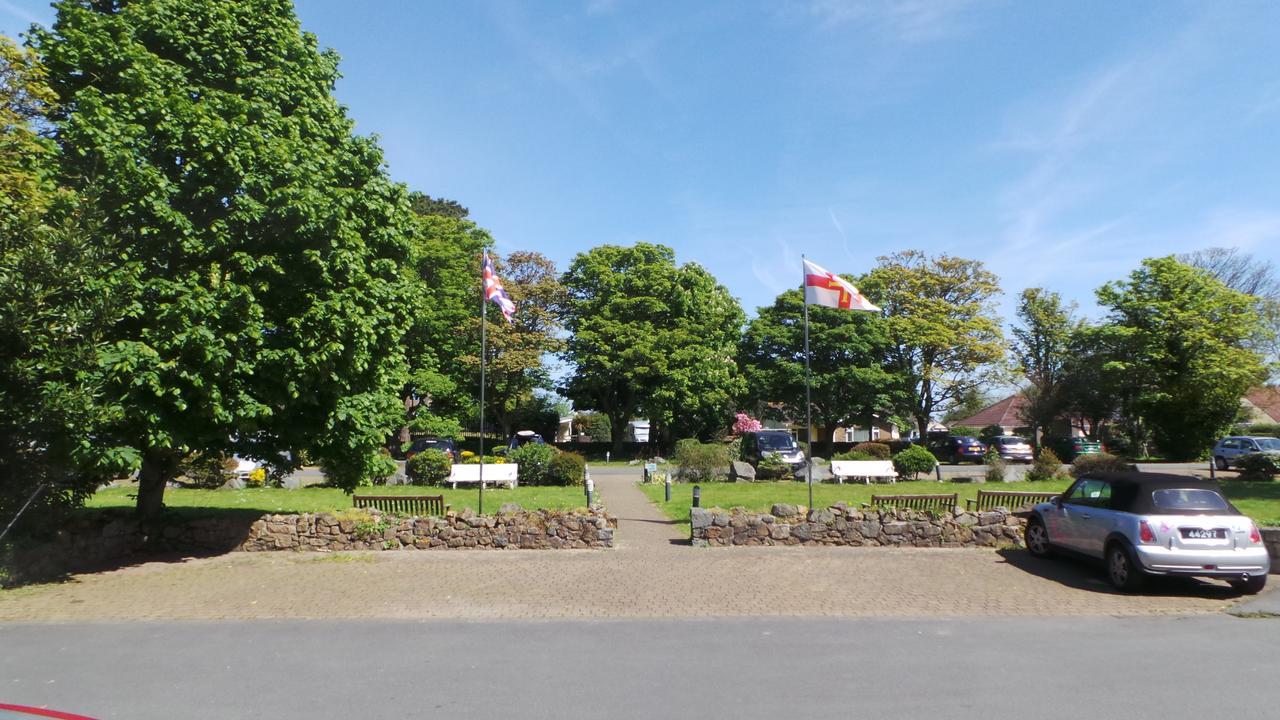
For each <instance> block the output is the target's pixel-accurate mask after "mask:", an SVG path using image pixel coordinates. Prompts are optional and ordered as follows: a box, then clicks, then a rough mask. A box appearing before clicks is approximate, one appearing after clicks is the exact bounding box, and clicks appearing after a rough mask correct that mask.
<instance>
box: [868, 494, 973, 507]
mask: <svg viewBox="0 0 1280 720" xmlns="http://www.w3.org/2000/svg"><path fill="white" fill-rule="evenodd" d="M959 500H960V494H959V493H951V494H949V495H872V496H871V504H872V505H881V506H883V505H887V506H890V507H901V508H907V509H908V510H941V511H950V510H952V509H954V508H955V506H956V503H957V502H959Z"/></svg>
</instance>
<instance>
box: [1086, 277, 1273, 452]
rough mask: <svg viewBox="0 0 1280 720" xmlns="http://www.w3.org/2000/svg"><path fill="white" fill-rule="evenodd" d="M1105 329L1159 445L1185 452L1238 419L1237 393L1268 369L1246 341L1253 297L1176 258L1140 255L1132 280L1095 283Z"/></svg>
mask: <svg viewBox="0 0 1280 720" xmlns="http://www.w3.org/2000/svg"><path fill="white" fill-rule="evenodd" d="M1098 302H1099V304H1101V305H1102V306H1103V307H1106V308H1108V309H1109V310H1110V313H1109V318H1108V319H1109V323H1108V324H1107V326H1105V328H1104V333H1105V335H1106V336H1107V338H1108V339H1109V342H1110V343H1111V345H1112V346H1114V347H1117V348H1120V349H1122V354H1119V356H1118V357H1117V358H1116V359H1115V360H1114V361H1113V365H1114V366H1115V368H1116V370H1117V371H1118V372H1120V373H1122V374H1123V378H1124V383H1125V385H1126V386H1127V387H1128V388H1129V389H1130V390H1131V392H1132V395H1133V396H1134V398H1135V402H1134V406H1133V411H1134V412H1136V413H1138V414H1140V415H1141V417H1142V418H1143V419H1144V421H1145V422H1146V424H1147V425H1148V426H1149V427H1150V430H1151V434H1152V437H1153V438H1154V440H1155V442H1156V445H1157V446H1158V447H1159V449H1160V450H1161V451H1162V452H1163V453H1164V454H1165V455H1166V456H1167V457H1170V458H1175V459H1189V458H1195V457H1197V456H1199V455H1200V454H1201V453H1202V452H1204V451H1205V450H1207V449H1208V448H1209V447H1210V446H1211V445H1212V444H1213V443H1214V441H1215V440H1216V439H1217V437H1218V436H1219V435H1220V434H1221V433H1223V432H1224V431H1226V430H1227V429H1228V428H1229V427H1230V425H1231V423H1232V422H1233V421H1234V420H1235V418H1236V415H1237V413H1238V412H1239V409H1240V398H1241V397H1243V396H1244V394H1245V392H1247V391H1248V390H1249V388H1250V387H1252V386H1253V385H1254V384H1256V383H1258V382H1260V381H1261V380H1262V379H1263V378H1264V377H1265V368H1264V366H1263V363H1262V358H1261V356H1260V355H1259V354H1258V353H1257V352H1256V350H1254V349H1253V346H1252V341H1253V339H1254V338H1255V337H1257V334H1258V332H1259V324H1260V322H1259V318H1258V314H1257V312H1256V311H1255V304H1254V299H1253V298H1252V297H1251V296H1249V295H1246V294H1245V293H1241V292H1238V291H1235V290H1232V289H1231V288H1228V287H1227V286H1226V285H1224V284H1223V283H1222V282H1221V281H1219V280H1217V279H1215V278H1214V277H1213V276H1212V275H1211V274H1210V273H1208V272H1207V271H1205V270H1201V269H1199V268H1194V267H1191V266H1189V265H1186V264H1183V263H1181V262H1179V261H1178V260H1176V259H1174V258H1173V257H1165V258H1154V259H1148V260H1144V261H1143V262H1142V266H1141V267H1140V268H1138V269H1137V270H1134V271H1133V272H1132V273H1131V274H1130V275H1129V278H1128V280H1121V281H1116V282H1111V283H1108V284H1106V285H1104V286H1102V287H1101V288H1100V289H1099V290H1098Z"/></svg>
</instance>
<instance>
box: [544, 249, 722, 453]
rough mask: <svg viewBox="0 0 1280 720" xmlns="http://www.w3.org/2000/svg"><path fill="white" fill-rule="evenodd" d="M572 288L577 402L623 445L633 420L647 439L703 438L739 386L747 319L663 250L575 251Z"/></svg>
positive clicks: (572, 384)
mask: <svg viewBox="0 0 1280 720" xmlns="http://www.w3.org/2000/svg"><path fill="white" fill-rule="evenodd" d="M562 283H563V284H564V287H565V290H566V292H567V293H568V302H567V304H566V308H565V326H566V328H568V330H569V331H570V336H569V339H568V341H567V345H566V350H565V357H566V359H567V360H568V361H569V362H571V363H572V364H573V366H574V371H573V375H572V377H571V378H570V379H569V382H568V384H567V387H566V388H565V395H566V397H568V398H570V399H571V400H573V402H574V403H575V405H577V406H578V407H585V408H592V409H596V410H599V411H600V412H602V413H604V414H606V415H607V416H608V417H609V422H610V430H611V435H612V438H613V442H614V444H615V446H616V447H617V448H619V449H620V448H621V443H622V440H623V431H624V429H625V427H626V423H627V421H628V420H629V419H631V418H632V417H635V416H638V415H641V414H643V415H644V416H647V417H648V419H649V421H650V423H651V428H650V435H651V437H655V438H659V439H664V440H665V439H670V438H672V437H686V436H708V435H710V434H711V433H713V432H714V431H715V430H716V429H717V428H720V427H723V426H724V425H725V424H726V422H727V418H728V413H729V412H731V409H732V406H733V402H734V399H735V397H736V396H737V394H738V393H739V392H740V391H741V389H742V379H741V377H740V376H739V374H738V370H737V364H736V363H735V361H734V354H735V350H736V347H737V343H738V339H739V336H740V333H741V330H742V326H743V324H744V322H745V315H744V313H743V312H742V308H741V307H740V306H739V304H738V302H737V300H736V299H734V298H733V296H732V295H730V294H729V291H728V290H727V289H725V288H724V286H722V285H720V284H719V283H718V282H716V280H715V278H714V277H713V276H711V274H710V273H708V272H707V271H706V270H704V269H703V268H702V267H700V266H698V265H695V264H686V265H682V266H677V265H676V264H675V252H674V251H673V250H672V249H671V248H668V247H665V246H662V245H655V244H651V243H637V244H636V245H634V246H632V247H621V246H617V245H602V246H599V247H596V248H592V249H591V250H589V251H587V252H584V253H579V254H578V255H577V256H576V257H574V259H573V262H572V263H571V264H570V266H569V269H568V270H567V271H566V272H565V274H564V278H563V280H562Z"/></svg>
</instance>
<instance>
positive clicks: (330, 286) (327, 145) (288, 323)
mask: <svg viewBox="0 0 1280 720" xmlns="http://www.w3.org/2000/svg"><path fill="white" fill-rule="evenodd" d="M55 8H56V10H57V20H56V21H55V23H54V24H53V26H52V28H50V29H48V30H44V29H38V28H37V29H35V30H34V31H33V33H32V39H33V43H34V46H35V47H36V49H37V50H38V51H39V52H40V54H41V56H42V57H43V58H44V60H45V62H46V64H47V65H48V68H49V78H50V84H51V86H52V88H53V90H54V91H55V92H56V93H57V95H58V96H59V97H60V98H62V100H63V105H62V106H61V108H60V109H59V111H58V112H56V113H55V114H54V116H53V118H54V127H55V134H54V137H55V138H56V141H57V142H58V144H59V146H60V149H61V160H62V170H63V172H64V173H65V174H66V175H67V176H68V177H69V178H72V179H74V181H75V183H76V184H77V185H78V186H79V187H92V188H94V190H95V193H94V195H93V202H94V204H95V207H96V208H97V209H98V212H99V213H100V214H101V216H102V233H101V237H102V240H103V242H104V244H105V245H106V253H105V255H106V262H107V263H108V265H109V269H110V271H111V272H115V273H119V274H120V275H121V276H124V277H129V278H132V282H131V284H130V285H129V286H128V287H125V288H121V290H120V291H121V292H122V293H123V294H124V295H125V297H126V298H127V310H126V312H125V313H124V317H123V319H122V321H121V322H119V323H117V324H115V325H114V326H113V327H112V329H111V333H110V337H109V338H107V340H108V343H109V349H108V350H107V351H105V352H104V354H103V364H104V366H105V368H106V378H105V380H106V394H107V397H108V398H110V400H111V402H113V403H116V404H118V405H119V406H120V407H121V408H122V409H123V412H122V415H121V417H120V419H119V422H118V423H116V425H115V427H114V428H113V430H112V436H113V437H114V438H116V439H118V441H119V442H120V443H122V444H125V445H128V446H130V447H132V448H134V449H135V450H136V451H137V453H138V454H139V456H140V458H141V472H140V482H141V484H140V488H139V494H138V507H139V510H140V512H142V513H143V514H145V515H149V514H153V513H155V512H157V511H158V510H159V509H160V507H161V506H162V493H163V489H164V485H165V482H166V481H167V480H168V479H170V478H171V477H172V475H173V474H174V472H175V471H176V469H177V464H178V461H179V460H180V458H181V457H182V456H183V454H184V453H186V452H188V451H192V450H197V451H200V450H222V449H226V448H228V447H229V446H234V447H235V448H237V449H239V450H240V451H241V452H243V453H246V454H249V455H251V456H256V457H259V458H262V459H264V460H267V461H271V462H274V463H278V464H290V463H291V462H293V461H292V459H291V458H292V457H294V456H292V455H290V456H288V457H289V458H290V459H285V457H284V456H282V455H281V453H283V452H291V451H294V450H297V449H302V448H306V449H308V450H310V451H311V452H312V453H313V455H314V456H316V457H318V458H320V459H321V460H322V461H323V463H324V464H325V467H326V470H327V472H328V473H329V475H330V477H331V479H332V480H333V481H334V482H336V483H338V484H340V485H343V486H347V487H350V486H352V485H354V484H356V483H358V482H360V481H362V480H365V479H367V478H369V477H370V476H373V475H377V474H380V473H383V472H386V471H387V468H386V464H385V462H382V461H381V460H380V459H379V457H378V455H377V452H376V451H377V449H378V447H379V446H380V445H381V444H382V442H383V440H384V438H385V437H386V434H387V432H388V431H389V430H390V429H391V428H393V427H394V426H395V424H396V421H397V420H398V417H399V416H400V415H401V412H402V411H401V410H400V405H399V403H398V401H397V392H396V389H397V388H399V387H400V386H401V385H402V384H403V358H402V355H401V351H400V348H399V340H400V337H401V335H402V334H403V330H404V327H405V325H406V320H407V318H405V317H404V316H403V313H404V309H405V307H406V304H405V302H404V295H405V289H404V287H403V286H402V284H401V283H400V282H399V280H398V273H397V268H398V267H399V265H400V264H401V262H402V261H403V259H404V258H405V256H406V253H407V246H406V236H407V234H408V218H409V211H408V199H407V196H406V193H405V191H404V190H403V188H401V187H399V186H397V185H394V184H393V183H391V182H390V181H389V180H388V178H387V177H386V174H385V171H384V167H383V160H382V154H381V151H380V150H379V149H378V147H377V145H376V143H375V142H374V141H373V140H372V139H370V138H365V137H359V136H356V135H355V134H353V125H352V122H351V120H350V119H348V118H347V116H346V113H345V110H344V109H343V108H342V106H341V105H339V104H338V102H337V101H336V100H335V99H334V97H333V86H334V82H335V81H336V79H337V77H338V71H337V64H338V59H337V56H336V55H335V54H334V53H332V52H331V51H321V50H319V48H318V47H317V43H316V39H315V37H314V36H312V35H310V34H307V33H303V32H302V31H301V29H300V28H299V26H298V21H297V19H296V18H295V17H294V14H293V11H292V7H291V6H290V5H289V3H287V2H280V1H278V0H251V1H248V2H240V3H224V2H218V1H216V0H154V1H153V2H145V3H139V2H128V3H126V2H88V1H87V0H62V1H61V2H58V3H56V4H55Z"/></svg>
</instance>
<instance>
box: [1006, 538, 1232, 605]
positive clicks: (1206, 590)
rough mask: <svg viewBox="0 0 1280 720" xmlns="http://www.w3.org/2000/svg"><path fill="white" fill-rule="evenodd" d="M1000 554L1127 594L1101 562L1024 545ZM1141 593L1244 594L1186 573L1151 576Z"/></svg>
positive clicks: (1076, 584)
mask: <svg viewBox="0 0 1280 720" xmlns="http://www.w3.org/2000/svg"><path fill="white" fill-rule="evenodd" d="M996 554H997V555H999V556H1000V557H1001V558H1003V559H1004V561H1005V562H1006V563H1008V564H1009V565H1012V566H1013V567H1015V568H1017V569H1019V570H1022V571H1023V572H1025V573H1027V574H1028V575H1035V576H1037V577H1041V578H1044V579H1045V580H1052V581H1053V582H1056V583H1058V584H1060V585H1065V586H1067V587H1070V588H1075V589H1077V590H1085V591H1088V592H1096V593H1098V594H1100V595H1123V594H1124V593H1122V592H1120V591H1119V590H1116V589H1115V588H1113V587H1112V586H1111V583H1109V582H1107V578H1106V576H1105V575H1104V574H1103V570H1102V566H1101V564H1100V563H1094V562H1090V561H1088V560H1085V559H1083V558H1076V557H1072V556H1063V555H1056V556H1054V557H1052V558H1043V559H1042V558H1036V557H1032V555H1031V553H1029V552H1027V551H1026V550H1025V549H1022V548H1009V549H1004V550H998V551H996ZM1141 594H1143V595H1150V596H1152V597H1202V598H1214V599H1221V600H1230V599H1234V598H1237V597H1240V594H1239V593H1237V592H1236V591H1235V590H1233V589H1232V588H1231V586H1229V585H1227V584H1226V583H1225V582H1219V581H1214V580H1203V579H1200V578H1185V577H1149V578H1147V584H1146V587H1145V588H1143V590H1142V593H1141Z"/></svg>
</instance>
